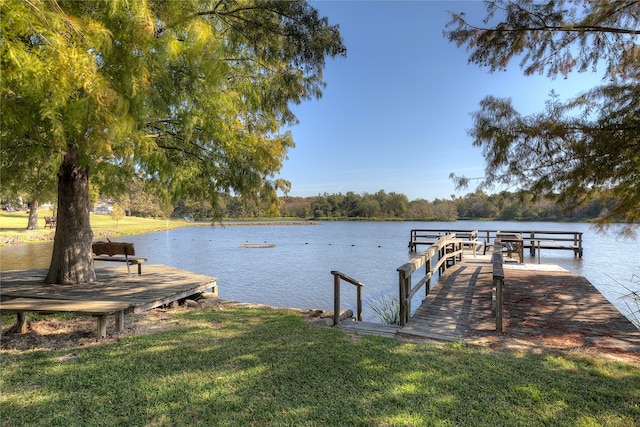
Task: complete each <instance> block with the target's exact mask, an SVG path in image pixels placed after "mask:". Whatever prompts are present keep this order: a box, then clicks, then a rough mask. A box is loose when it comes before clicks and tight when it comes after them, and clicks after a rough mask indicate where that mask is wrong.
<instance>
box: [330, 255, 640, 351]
mask: <svg viewBox="0 0 640 427" xmlns="http://www.w3.org/2000/svg"><path fill="white" fill-rule="evenodd" d="M504 270H505V271H504V273H505V285H504V313H503V321H504V333H503V334H499V333H497V332H496V321H495V317H494V315H493V312H492V287H493V284H492V274H493V272H492V265H491V260H490V256H489V255H484V256H483V255H479V256H478V257H477V258H470V257H465V258H463V260H462V262H459V263H458V264H456V265H455V266H453V267H451V268H449V269H448V270H447V271H446V272H445V273H444V274H443V275H442V277H441V278H440V279H439V280H438V283H437V284H436V286H435V287H434V288H433V289H432V290H431V291H430V293H429V295H428V296H427V298H426V299H425V300H424V301H423V303H422V304H421V305H420V307H418V308H417V309H416V310H415V312H414V313H413V315H412V316H411V318H410V320H409V322H408V323H407V324H406V325H405V326H404V327H403V328H399V327H397V326H394V327H387V326H386V325H379V326H378V327H372V326H370V325H369V326H368V325H363V326H359V325H358V323H359V322H343V323H346V324H345V325H344V326H342V325H341V326H340V327H341V329H344V330H348V331H352V332H360V333H370V334H377V335H384V336H397V337H404V338H415V339H434V340H440V341H455V342H469V343H495V342H497V341H499V340H502V339H505V338H508V339H513V340H519V341H522V342H529V343H535V345H540V346H544V347H548V348H564V349H569V348H595V349H599V350H602V351H607V352H614V353H615V352H619V353H625V354H631V355H634V354H635V357H637V359H638V361H639V362H640V330H638V329H637V328H636V327H635V326H634V325H633V324H632V323H631V322H630V321H629V320H628V319H627V318H626V317H625V316H623V315H622V314H621V313H620V312H619V311H618V310H617V309H616V308H615V307H614V306H613V305H612V304H611V303H610V302H609V301H607V299H606V298H605V297H604V296H603V295H602V294H601V293H600V292H599V291H598V290H597V289H596V288H595V287H594V286H593V285H592V284H591V283H590V282H589V281H588V280H587V279H585V278H584V277H582V276H579V275H576V274H574V273H571V272H568V271H566V270H564V269H562V268H560V267H558V266H554V265H545V264H515V263H514V264H511V263H507V264H505V265H504Z"/></svg>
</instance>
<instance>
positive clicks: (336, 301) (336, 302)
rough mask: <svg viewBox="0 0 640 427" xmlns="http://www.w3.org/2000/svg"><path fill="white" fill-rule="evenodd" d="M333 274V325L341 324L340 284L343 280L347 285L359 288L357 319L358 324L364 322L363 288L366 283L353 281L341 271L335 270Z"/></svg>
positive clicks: (357, 294)
mask: <svg viewBox="0 0 640 427" xmlns="http://www.w3.org/2000/svg"><path fill="white" fill-rule="evenodd" d="M331 274H333V324H334V325H337V324H339V323H340V282H341V281H342V280H344V281H345V282H347V283H351V284H352V285H354V286H355V287H356V288H357V291H356V304H357V307H358V308H357V314H356V316H357V317H356V319H357V320H358V322H362V288H363V287H364V283H362V282H360V281H358V280H356V279H352V278H351V277H349V276H347V275H346V274H343V273H341V272H339V271H335V270H334V271H332V272H331Z"/></svg>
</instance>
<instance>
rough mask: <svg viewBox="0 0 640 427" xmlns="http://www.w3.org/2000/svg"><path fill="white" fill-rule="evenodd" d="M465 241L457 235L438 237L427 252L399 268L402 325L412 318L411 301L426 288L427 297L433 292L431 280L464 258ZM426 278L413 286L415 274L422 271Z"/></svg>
mask: <svg viewBox="0 0 640 427" xmlns="http://www.w3.org/2000/svg"><path fill="white" fill-rule="evenodd" d="M462 242H463V240H462V239H459V238H457V237H456V235H455V234H448V235H444V236H440V237H438V239H437V240H436V241H435V242H433V244H432V245H430V246H429V247H428V248H427V249H426V250H425V251H423V252H421V253H420V254H418V255H416V256H415V257H414V258H412V259H411V260H410V261H409V262H407V263H405V264H403V265H401V266H400V267H398V268H397V271H398V285H399V301H400V325H401V326H404V325H406V324H407V322H408V321H409V318H410V317H411V299H412V298H413V297H414V296H415V295H416V294H417V293H418V291H419V290H420V289H421V288H422V287H423V286H425V287H426V290H425V296H426V295H429V291H430V290H431V279H432V278H433V276H435V274H436V272H438V271H439V272H440V273H442V272H444V271H445V270H446V269H447V267H448V265H449V264H451V265H455V264H456V261H457V260H459V259H461V258H462V252H463V243H462ZM423 266H424V276H422V277H421V278H420V279H419V280H418V282H417V283H416V284H415V285H412V277H413V275H414V273H416V272H418V271H422V267H423Z"/></svg>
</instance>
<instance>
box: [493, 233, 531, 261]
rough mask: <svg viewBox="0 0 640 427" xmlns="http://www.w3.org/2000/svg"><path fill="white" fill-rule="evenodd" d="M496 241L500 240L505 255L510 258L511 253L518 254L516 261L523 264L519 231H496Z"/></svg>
mask: <svg viewBox="0 0 640 427" xmlns="http://www.w3.org/2000/svg"><path fill="white" fill-rule="evenodd" d="M496 241H500V243H501V244H502V246H503V249H504V250H506V252H507V257H509V258H512V255H513V253H514V252H515V253H516V254H518V262H519V263H520V264H524V241H523V239H522V234H520V233H502V232H497V233H496Z"/></svg>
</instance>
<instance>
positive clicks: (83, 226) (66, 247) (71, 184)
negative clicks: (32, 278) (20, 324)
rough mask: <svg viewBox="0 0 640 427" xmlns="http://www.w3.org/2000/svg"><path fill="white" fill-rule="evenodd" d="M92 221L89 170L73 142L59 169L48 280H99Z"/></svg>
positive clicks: (55, 281)
mask: <svg viewBox="0 0 640 427" xmlns="http://www.w3.org/2000/svg"><path fill="white" fill-rule="evenodd" d="M89 221H90V217H89V170H88V169H87V168H85V167H80V166H79V164H78V153H77V150H76V148H75V147H74V146H71V144H70V146H69V152H68V153H67V154H66V155H65V156H64V160H63V161H62V165H60V170H59V172H58V219H57V223H56V233H55V238H54V242H53V255H52V256H51V265H50V266H49V272H48V274H47V277H46V278H45V282H46V283H60V284H72V283H86V282H93V281H95V280H96V273H95V270H94V268H93V257H92V255H91V241H92V240H93V231H91V224H90V222H89Z"/></svg>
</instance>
